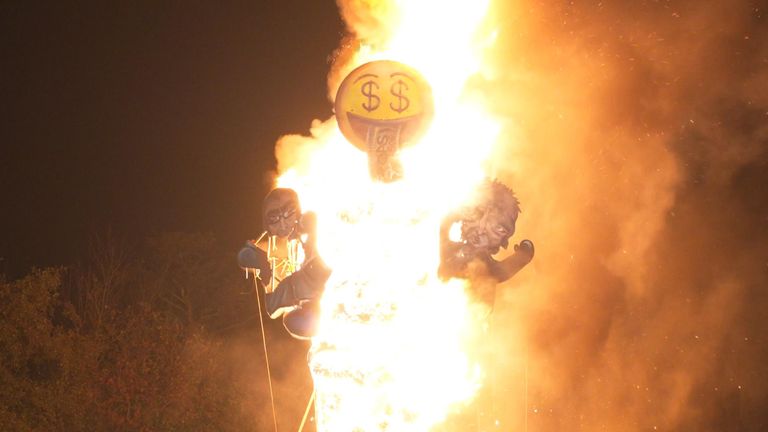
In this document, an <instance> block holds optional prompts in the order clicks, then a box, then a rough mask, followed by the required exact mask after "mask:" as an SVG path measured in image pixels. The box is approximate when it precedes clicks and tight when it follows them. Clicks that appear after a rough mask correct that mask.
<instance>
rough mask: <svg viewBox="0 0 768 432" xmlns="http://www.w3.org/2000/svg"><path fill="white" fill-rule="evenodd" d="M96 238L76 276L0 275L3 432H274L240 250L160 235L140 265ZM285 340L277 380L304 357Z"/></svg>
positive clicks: (54, 272)
mask: <svg viewBox="0 0 768 432" xmlns="http://www.w3.org/2000/svg"><path fill="white" fill-rule="evenodd" d="M97 240H98V241H97V242H95V243H94V244H93V247H92V250H91V255H92V256H91V257H90V259H88V260H87V261H86V262H85V263H84V264H81V265H78V266H77V267H75V268H72V269H65V268H50V269H36V270H33V271H32V272H30V274H29V275H27V276H26V277H24V278H22V279H19V280H16V281H5V280H4V279H2V278H0V388H2V389H3V391H2V392H0V430H13V431H53V430H60V431H65V430H66V431H101V430H103V431H157V430H172V431H198V430H199V431H203V430H206V431H207V430H217V431H229V430H238V431H243V430H245V431H248V430H261V429H263V427H264V426H267V425H271V412H270V410H269V406H270V404H269V395H268V393H267V382H266V371H265V368H264V358H263V352H262V347H261V336H260V335H259V332H260V329H259V326H258V319H257V315H256V314H257V313H258V311H257V309H256V306H255V299H254V297H253V293H252V292H248V290H249V289H250V288H251V287H252V285H250V284H249V281H245V280H243V279H242V275H241V274H240V272H239V271H238V269H237V267H236V265H235V263H234V257H233V253H232V252H228V251H221V250H219V249H218V247H217V245H216V242H215V239H213V237H212V236H209V235H200V234H181V233H170V234H163V235H160V236H158V237H155V238H153V239H150V240H149V241H148V242H147V244H146V248H145V249H143V250H139V253H137V254H135V256H136V257H134V254H132V253H129V252H130V251H127V250H126V249H125V248H124V247H122V246H118V242H116V241H115V240H114V239H113V238H112V237H109V236H105V237H103V238H100V239H97ZM138 257H140V258H138ZM270 329H271V331H273V332H274V331H275V330H276V329H279V327H275V326H274V325H271V326H268V331H270ZM272 337H273V335H268V338H272ZM279 341H280V344H281V345H282V347H281V348H280V350H279V351H278V352H276V353H275V357H276V368H275V369H276V372H277V375H278V376H280V375H281V374H285V372H286V370H287V369H288V368H291V367H294V366H295V365H298V366H299V367H300V366H301V365H302V362H303V361H304V360H303V357H304V353H305V351H304V350H305V346H303V345H301V344H291V342H287V344H286V338H284V337H281V338H280V339H279ZM281 369H282V370H281ZM299 380H305V381H306V375H305V374H304V375H301V374H300V376H299ZM303 384H306V383H303ZM300 387H301V386H300ZM304 387H308V388H311V387H309V386H306V385H304ZM304 387H301V390H302V392H306V393H307V394H306V395H304V394H303V393H302V394H301V395H300V397H301V398H302V399H303V398H304V397H305V396H308V395H309V392H308V391H306V389H305V388H304ZM296 388H297V386H295V385H294V386H292V387H291V389H290V392H291V393H290V394H292V393H293V392H295V391H296ZM309 391H311V390H309ZM286 397H287V396H286ZM286 402H287V401H286ZM291 402H294V401H291ZM291 415H292V416H293V415H295V413H294V412H291Z"/></svg>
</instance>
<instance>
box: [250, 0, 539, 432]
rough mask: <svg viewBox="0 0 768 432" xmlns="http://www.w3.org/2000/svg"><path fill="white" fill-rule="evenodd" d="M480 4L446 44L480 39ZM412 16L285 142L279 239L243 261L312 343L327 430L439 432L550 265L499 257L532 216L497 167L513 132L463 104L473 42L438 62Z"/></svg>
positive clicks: (276, 198)
mask: <svg viewBox="0 0 768 432" xmlns="http://www.w3.org/2000/svg"><path fill="white" fill-rule="evenodd" d="M472 4H473V8H472V9H471V10H473V11H475V13H464V14H462V15H461V16H459V17H455V18H460V19H459V21H461V23H462V25H461V26H456V27H451V28H450V29H449V28H445V29H443V30H445V31H449V33H448V34H444V35H442V36H443V37H452V38H453V37H462V36H463V37H466V38H468V39H469V40H471V39H472V36H473V34H474V33H476V32H477V31H479V30H478V26H479V25H480V23H481V22H482V18H483V15H484V11H485V8H486V7H487V5H486V4H483V2H479V3H474V2H473V3H472ZM399 6H400V9H399V12H400V15H399V19H400V21H399V25H400V27H399V28H398V30H397V31H393V32H392V34H391V38H390V39H389V40H388V41H386V43H379V44H376V45H373V44H371V45H363V44H361V45H359V46H358V47H357V48H356V51H355V52H354V55H353V56H351V59H350V60H349V63H348V64H344V65H340V66H339V68H340V69H341V70H344V71H346V75H345V78H344V79H343V80H342V81H341V82H340V83H338V84H337V89H338V90H337V91H336V93H335V105H334V106H335V116H334V117H333V118H332V119H330V120H328V121H327V122H325V123H322V124H316V125H315V127H314V129H313V135H314V136H313V137H311V138H306V139H298V140H296V141H293V142H291V143H283V144H279V146H278V153H279V155H278V159H280V154H290V159H291V160H292V163H289V164H287V165H285V166H282V167H279V169H280V171H281V174H280V176H279V178H278V179H277V181H276V184H277V187H276V188H275V189H274V190H273V191H272V192H270V193H269V194H268V195H267V197H266V198H265V201H264V205H263V208H264V227H265V231H264V234H263V235H262V236H261V237H260V238H259V239H258V240H254V241H251V242H249V243H247V245H246V247H244V248H243V249H242V250H241V252H240V255H239V257H238V258H239V261H240V265H241V267H243V268H246V269H252V270H254V272H253V273H254V274H255V275H256V276H257V278H258V280H259V281H260V282H261V286H263V288H264V289H265V291H266V296H265V298H266V305H265V309H266V311H265V312H266V314H267V315H269V316H270V317H272V318H278V317H282V319H283V322H284V324H285V327H286V329H287V330H288V331H289V332H290V333H291V334H292V335H294V336H296V337H299V338H306V339H310V340H311V348H310V352H309V356H308V359H309V361H308V363H309V368H310V371H311V374H312V377H313V381H314V388H315V394H314V403H315V421H316V426H317V430H318V431H321V432H325V431H334V432H338V431H398V432H407V431H426V430H430V429H432V428H434V427H435V426H436V425H439V424H440V423H441V422H443V421H445V419H446V418H447V417H448V416H449V415H450V413H451V412H452V411H455V410H457V409H459V410H460V409H461V406H462V404H466V403H468V402H469V401H471V400H472V398H473V396H474V395H475V394H476V393H477V391H478V389H479V388H480V386H481V383H482V379H483V375H484V372H483V370H482V367H481V365H480V362H479V361H478V359H477V358H476V356H475V355H474V354H473V347H475V346H476V345H477V344H481V343H482V339H483V331H484V328H485V327H486V320H487V317H488V313H489V311H490V310H491V309H492V307H493V299H494V296H495V287H496V285H497V284H499V283H501V282H503V281H505V280H507V279H509V278H511V277H512V276H513V275H514V274H515V273H517V272H518V271H519V270H520V269H522V268H523V267H524V266H525V265H526V264H527V263H528V262H530V261H531V259H532V258H533V253H534V250H533V243H532V242H531V241H529V240H524V241H522V242H520V243H519V244H517V245H515V247H514V252H513V253H512V254H511V255H509V256H507V257H506V258H503V259H499V260H497V259H495V258H494V255H496V254H497V253H499V252H500V251H501V250H502V249H506V248H507V247H508V246H509V244H510V243H509V240H510V238H511V237H512V235H513V234H514V233H515V222H516V220H517V218H518V215H519V213H520V208H519V202H518V200H517V198H516V197H515V196H514V194H513V192H512V190H511V189H510V188H509V187H507V186H505V185H503V184H501V183H500V182H498V181H497V180H493V175H492V172H489V170H488V169H487V166H485V165H484V162H485V161H486V160H487V158H488V157H489V154H490V149H491V147H492V146H493V142H494V137H495V132H496V131H497V130H498V125H497V124H495V122H494V119H493V118H492V117H491V116H490V115H488V114H487V113H485V112H484V111H483V110H482V107H481V106H479V105H477V104H475V103H473V102H472V101H471V100H467V99H465V98H464V97H463V96H462V91H461V89H462V87H463V85H464V83H465V81H466V80H467V79H469V77H470V76H472V74H473V73H475V72H476V70H473V69H472V65H475V66H476V65H477V63H476V60H477V59H473V58H472V57H473V53H474V51H472V49H471V44H469V45H468V44H467V43H466V41H462V43H458V41H457V44H456V45H455V46H454V48H453V49H454V50H455V51H456V52H455V54H456V55H454V56H452V57H451V58H445V57H444V56H440V55H439V53H438V55H437V56H435V55H434V54H435V53H434V49H432V48H434V47H429V49H427V47H425V46H421V44H420V43H418V42H415V41H419V40H421V39H422V38H421V37H419V36H417V35H416V34H417V33H416V34H415V33H410V36H409V31H410V32H414V31H417V30H418V29H413V28H410V27H411V26H412V25H413V23H411V22H410V21H409V13H410V12H412V11H411V10H409V6H408V5H405V4H403V5H399ZM410 7H412V8H418V5H416V6H410ZM476 7H479V12H477V11H476V10H475V9H474V8H476ZM453 24H456V23H453ZM409 37H410V39H409ZM403 38H405V39H403ZM427 39H428V38H427ZM404 41H406V42H408V43H406V44H405V45H403V42H404ZM425 42H428V40H427V41H425ZM420 46H421V48H422V51H420V50H419V47H420ZM462 48H464V49H468V50H470V51H469V52H467V53H465V54H466V55H467V57H466V58H463V59H462V58H461V54H462ZM435 60H436V61H435ZM456 60H459V61H464V63H457V64H450V66H451V67H450V72H448V70H449V68H447V67H446V61H449V62H453V61H456ZM441 65H442V66H441ZM467 67H469V69H467ZM457 72H458V73H457Z"/></svg>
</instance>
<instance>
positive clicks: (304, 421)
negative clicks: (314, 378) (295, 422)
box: [299, 388, 315, 432]
mask: <svg viewBox="0 0 768 432" xmlns="http://www.w3.org/2000/svg"><path fill="white" fill-rule="evenodd" d="M314 400H315V389H314V388H313V389H312V396H310V397H309V402H307V409H305V410H304V417H302V419H301V424H300V425H299V432H302V431H303V430H304V423H306V422H307V416H308V415H309V409H310V407H312V402H314Z"/></svg>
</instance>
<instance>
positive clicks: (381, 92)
mask: <svg viewBox="0 0 768 432" xmlns="http://www.w3.org/2000/svg"><path fill="white" fill-rule="evenodd" d="M334 108H335V111H336V119H337V121H338V123H339V128H340V129H341V132H342V133H343V134H344V136H345V137H346V138H347V139H348V140H349V141H350V142H352V144H354V145H356V146H358V147H360V148H364V147H365V134H364V133H362V132H361V130H360V128H359V127H357V128H356V127H353V125H352V124H350V118H356V119H358V120H361V121H363V122H368V121H370V122H409V123H414V122H416V123H419V124H412V125H409V126H410V127H409V129H410V130H413V131H416V130H418V129H422V127H421V126H422V124H423V125H426V124H427V123H428V122H429V120H431V117H432V91H431V89H430V87H429V85H428V84H427V83H426V81H425V80H424V78H423V77H422V76H421V75H420V74H419V73H418V72H417V71H416V70H415V69H413V68H411V67H409V66H406V65H404V64H402V63H398V62H394V61H389V60H379V61H374V62H370V63H366V64H364V65H362V66H360V67H358V68H357V69H355V70H353V71H352V72H351V73H350V74H349V75H347V77H346V78H345V79H344V81H342V83H341V86H340V87H339V90H338V92H337V93H336V102H335V106H334Z"/></svg>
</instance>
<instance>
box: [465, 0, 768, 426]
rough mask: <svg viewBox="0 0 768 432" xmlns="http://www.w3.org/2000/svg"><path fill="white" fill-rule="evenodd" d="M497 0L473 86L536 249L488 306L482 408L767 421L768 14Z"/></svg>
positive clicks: (507, 412)
mask: <svg viewBox="0 0 768 432" xmlns="http://www.w3.org/2000/svg"><path fill="white" fill-rule="evenodd" d="M497 3H499V4H498V5H497V8H496V20H497V21H498V25H499V30H500V36H499V41H498V45H497V47H496V48H497V49H496V51H495V52H494V55H493V57H492V62H493V67H492V68H491V70H489V71H488V72H487V74H486V75H487V76H485V77H484V78H483V79H478V82H477V83H473V86H474V87H476V89H477V90H478V91H481V92H484V94H486V95H487V97H488V100H489V101H490V103H491V106H493V107H494V109H495V110H496V112H497V113H500V114H502V115H503V117H504V118H505V119H507V121H508V124H507V127H506V133H505V134H504V140H503V142H502V143H500V145H499V146H498V158H497V160H503V161H506V163H501V164H500V165H501V166H499V167H498V172H497V174H498V175H499V176H500V177H501V179H502V180H503V181H505V182H507V183H508V184H510V185H511V186H512V187H513V188H514V189H515V190H516V192H517V193H518V195H519V197H520V199H521V201H522V204H523V209H524V213H523V214H522V215H521V218H520V222H519V226H518V233H520V234H521V235H524V236H527V237H530V238H532V239H533V240H534V241H535V242H536V244H537V256H536V258H535V259H534V263H533V266H532V268H529V269H526V270H525V271H523V272H521V274H520V275H519V276H518V277H517V278H516V279H515V280H513V281H511V282H510V283H508V284H507V285H506V286H504V287H503V289H502V292H503V293H502V295H503V300H502V301H501V304H500V305H499V306H498V307H497V310H496V312H495V315H494V320H495V321H494V327H493V328H494V332H495V333H494V342H495V344H494V348H495V349H496V350H498V354H499V355H497V356H496V357H495V358H497V359H501V360H498V361H497V363H496V367H495V368H494V369H493V370H494V374H495V375H496V378H497V380H496V383H497V384H495V386H494V389H493V390H492V391H493V394H494V400H496V404H497V405H499V406H497V407H496V410H495V416H496V417H497V418H499V419H500V421H501V424H502V425H504V430H523V429H525V428H526V427H527V429H529V430H536V431H562V430H610V431H625V430H626V431H636V430H675V431H680V430H691V431H694V430H695V431H705V430H712V431H722V430H765V428H766V427H768V423H767V422H768V417H767V415H766V414H765V413H764V412H762V411H763V409H764V407H765V406H766V403H768V398H767V397H766V389H767V388H768V368H767V367H766V365H765V359H766V358H768V356H766V354H768V343H767V342H768V338H767V337H766V335H765V332H764V331H762V330H761V328H764V326H762V325H761V324H762V322H763V321H764V320H765V318H766V306H768V296H767V295H766V288H767V287H768V235H767V234H768V229H766V226H768V194H767V193H766V191H765V187H766V185H768V146H767V145H766V144H768V85H767V84H766V83H768V73H767V71H768V25H766V17H765V16H764V14H765V13H766V12H765V11H766V10H768V8H766V6H765V5H758V4H756V3H754V2H702V1H688V2H634V1H624V2H602V3H600V2H593V3H589V4H583V3H580V2H535V3H533V2H518V3H516V4H513V5H504V4H502V3H504V2H497ZM520 336H522V337H520ZM515 340H518V341H519V342H517V343H511V342H510V341H515ZM526 388H527V390H526Z"/></svg>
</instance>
